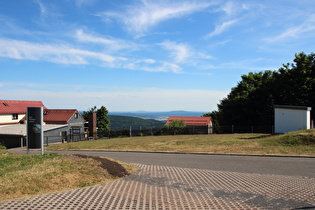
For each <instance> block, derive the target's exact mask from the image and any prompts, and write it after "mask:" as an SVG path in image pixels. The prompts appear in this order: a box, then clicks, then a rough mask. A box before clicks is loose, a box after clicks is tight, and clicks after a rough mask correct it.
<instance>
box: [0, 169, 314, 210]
mask: <svg viewBox="0 0 315 210" xmlns="http://www.w3.org/2000/svg"><path fill="white" fill-rule="evenodd" d="M135 165H137V166H138V167H139V168H141V170H140V171H139V172H138V173H136V174H134V175H131V176H128V177H126V178H124V179H121V180H118V181H114V182H110V183H106V184H100V185H96V186H92V187H86V188H79V189H75V190H68V191H64V192H58V193H51V194H44V195H38V196H30V197H26V198H21V199H12V200H6V201H3V202H1V203H0V209H297V208H311V207H315V179H312V178H303V177H290V176H279V175H261V174H248V173H236V172H223V171H211V170H200V169H190V168H179V167H166V166H154V165H142V164H135Z"/></svg>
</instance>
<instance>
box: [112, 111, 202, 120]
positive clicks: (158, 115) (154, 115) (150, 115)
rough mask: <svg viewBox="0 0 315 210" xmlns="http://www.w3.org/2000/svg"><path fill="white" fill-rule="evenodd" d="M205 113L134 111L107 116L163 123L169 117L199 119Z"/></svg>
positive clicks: (113, 113)
mask: <svg viewBox="0 0 315 210" xmlns="http://www.w3.org/2000/svg"><path fill="white" fill-rule="evenodd" d="M205 113H207V112H194V111H182V110H179V111H168V112H146V111H136V112H109V113H108V115H120V116H129V117H138V118H142V119H154V120H159V121H165V122H166V120H167V119H168V117H169V116H176V117H200V116H202V115H203V114H205Z"/></svg>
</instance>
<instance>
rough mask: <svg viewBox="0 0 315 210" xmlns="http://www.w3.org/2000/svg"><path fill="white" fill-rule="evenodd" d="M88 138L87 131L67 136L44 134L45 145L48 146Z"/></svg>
mask: <svg viewBox="0 0 315 210" xmlns="http://www.w3.org/2000/svg"><path fill="white" fill-rule="evenodd" d="M85 140H88V136H87V134H86V133H79V134H71V135H66V136H51V135H49V136H48V135H44V145H45V146H48V145H50V144H54V143H61V142H62V143H65V142H76V141H85Z"/></svg>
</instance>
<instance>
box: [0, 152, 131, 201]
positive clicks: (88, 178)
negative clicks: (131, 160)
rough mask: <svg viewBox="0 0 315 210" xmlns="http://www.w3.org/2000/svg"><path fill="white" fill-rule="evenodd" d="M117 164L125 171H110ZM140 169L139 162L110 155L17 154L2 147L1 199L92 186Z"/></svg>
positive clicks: (0, 167) (0, 153)
mask: <svg viewBox="0 0 315 210" xmlns="http://www.w3.org/2000/svg"><path fill="white" fill-rule="evenodd" d="M113 166H115V167H114V168H116V169H117V170H116V172H118V171H123V172H122V173H121V174H118V173H115V172H113V171H110V170H109V168H113ZM106 167H107V168H106ZM117 167H118V168H117ZM136 171H137V168H136V167H135V166H132V165H129V164H126V163H117V162H116V161H113V160H110V159H107V158H100V157H88V156H85V157H80V156H76V155H71V156H70V155H59V154H56V153H52V154H45V155H16V154H13V153H11V152H9V151H7V150H5V149H3V148H1V149H0V200H5V199H10V198H18V197H22V196H26V195H35V194H42V193H49V192H56V191H62V190H68V189H74V188H78V187H86V186H91V185H95V184H99V183H105V182H109V181H113V180H116V179H119V178H120V177H123V176H125V175H128V174H132V173H134V172H136Z"/></svg>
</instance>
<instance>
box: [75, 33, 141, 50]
mask: <svg viewBox="0 0 315 210" xmlns="http://www.w3.org/2000/svg"><path fill="white" fill-rule="evenodd" d="M75 38H76V39H77V40H78V41H80V42H87V43H95V44H102V45H106V46H108V48H109V49H111V50H121V49H127V48H128V49H132V50H135V49H137V48H138V47H137V46H136V45H135V44H133V43H129V42H126V41H124V40H120V39H116V38H113V37H106V38H105V37H101V36H96V35H92V34H88V33H86V32H84V31H83V30H81V29H78V30H76V32H75Z"/></svg>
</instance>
